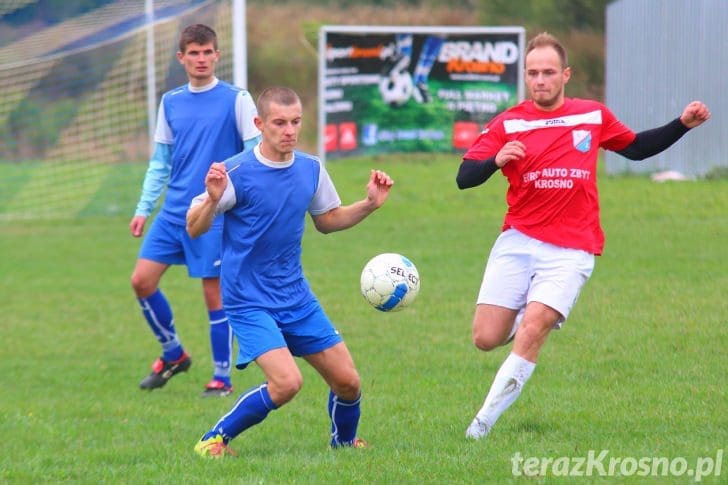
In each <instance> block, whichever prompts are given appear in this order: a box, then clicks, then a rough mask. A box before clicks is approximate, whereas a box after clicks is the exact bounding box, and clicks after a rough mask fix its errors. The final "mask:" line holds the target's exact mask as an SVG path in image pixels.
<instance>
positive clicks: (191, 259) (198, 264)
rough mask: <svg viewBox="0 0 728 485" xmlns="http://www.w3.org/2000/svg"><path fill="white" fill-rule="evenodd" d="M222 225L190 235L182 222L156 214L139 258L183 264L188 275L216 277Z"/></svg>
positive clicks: (218, 266)
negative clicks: (168, 219) (193, 236)
mask: <svg viewBox="0 0 728 485" xmlns="http://www.w3.org/2000/svg"><path fill="white" fill-rule="evenodd" d="M221 250H222V226H213V227H212V228H210V230H209V231H208V232H206V233H205V234H203V235H201V236H199V237H197V238H195V239H192V238H191V237H190V236H189V234H187V230H186V228H185V226H184V225H181V224H175V223H173V222H170V221H167V220H165V219H163V218H161V217H157V218H156V219H155V220H154V222H153V223H152V227H150V228H149V231H148V232H147V235H146V236H145V238H144V241H143V242H142V246H141V248H139V258H140V259H149V260H151V261H155V262H157V263H162V264H184V265H185V266H187V274H189V276H190V278H219V277H220V253H221Z"/></svg>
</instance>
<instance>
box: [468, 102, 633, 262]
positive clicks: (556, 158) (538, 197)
mask: <svg viewBox="0 0 728 485" xmlns="http://www.w3.org/2000/svg"><path fill="white" fill-rule="evenodd" d="M635 136H636V135H635V133H634V132H633V131H632V130H631V129H630V128H628V127H627V126H625V125H624V124H623V123H622V122H621V121H619V120H618V119H617V118H616V116H614V114H613V113H612V112H611V111H609V109H608V108H607V107H606V106H604V105H603V104H602V103H599V102H597V101H591V100H584V99H575V98H565V99H564V104H563V106H561V107H560V108H559V109H557V110H555V111H542V110H540V109H538V108H537V107H536V106H534V104H533V102H532V101H524V102H522V103H520V104H518V105H516V106H514V107H512V108H510V109H508V110H506V111H504V112H503V113H501V114H500V115H498V116H496V117H495V118H493V120H491V122H490V123H488V125H487V126H486V129H485V130H484V131H483V133H481V135H480V136H479V137H478V139H477V140H476V141H475V143H474V144H473V146H472V147H471V148H470V149H469V150H468V151H467V152H466V153H465V155H464V156H463V158H464V159H468V160H486V159H488V158H491V157H494V156H495V155H496V153H498V151H499V150H500V149H501V148H502V147H503V145H505V144H506V143H507V142H509V141H512V140H519V141H521V142H522V143H523V144H524V145H525V146H526V156H525V158H523V159H522V160H518V161H512V162H509V163H507V164H506V165H505V166H504V167H503V168H502V169H501V171H502V172H503V175H504V176H506V177H507V178H508V183H509V187H508V193H507V195H506V201H507V203H508V212H507V213H506V216H505V221H504V223H503V230H506V229H508V228H511V227H512V228H515V229H518V230H519V231H521V232H522V233H524V234H526V235H528V236H531V237H533V238H535V239H538V240H540V241H544V242H548V243H551V244H554V245H557V246H561V247H566V248H575V249H583V250H584V251H588V252H590V253H592V254H602V250H603V249H604V232H603V231H602V227H601V224H600V221H599V198H598V192H597V167H596V165H597V157H598V155H599V148H600V147H601V148H604V149H607V150H613V151H618V150H621V149H623V148H625V147H627V145H629V144H630V143H632V141H634V139H635Z"/></svg>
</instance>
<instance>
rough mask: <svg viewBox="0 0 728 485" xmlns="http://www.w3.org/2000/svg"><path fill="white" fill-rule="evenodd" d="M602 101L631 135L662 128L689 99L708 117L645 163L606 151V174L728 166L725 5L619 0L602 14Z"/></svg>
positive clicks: (707, 0) (697, 0)
mask: <svg viewBox="0 0 728 485" xmlns="http://www.w3.org/2000/svg"><path fill="white" fill-rule="evenodd" d="M605 82H606V86H605V87H606V104H607V106H609V107H610V108H611V109H612V111H614V113H615V114H616V115H617V117H618V118H620V119H621V120H622V121H624V122H625V123H626V124H627V125H628V126H630V127H631V128H632V129H633V130H635V131H642V130H645V129H649V128H654V127H657V126H660V125H662V124H664V123H666V122H668V121H670V120H672V119H674V118H676V117H678V116H679V115H680V113H681V112H682V110H683V108H684V107H685V105H686V104H687V103H688V102H690V101H692V100H701V101H703V102H705V103H706V104H707V105H708V107H709V108H710V111H711V115H712V118H711V119H710V120H709V121H708V122H707V123H705V124H704V125H702V126H701V127H699V128H698V129H696V130H695V131H692V132H689V133H687V134H686V135H685V136H684V137H683V138H682V139H681V140H679V141H678V142H677V143H676V144H675V145H673V146H672V147H670V148H669V149H668V150H666V151H664V152H663V153H661V154H659V155H656V156H654V157H652V158H649V159H647V160H644V161H642V162H634V161H631V160H627V159H625V158H623V157H621V156H620V155H617V154H615V153H612V152H606V155H605V161H606V168H607V173H615V174H616V173H625V172H639V173H650V172H656V171H663V170H676V171H679V172H681V173H683V174H685V175H690V176H703V175H706V174H707V173H709V172H710V171H711V170H713V169H715V168H716V167H726V166H728V1H727V0H616V1H614V2H612V3H611V4H609V5H608V6H607V12H606V79H605Z"/></svg>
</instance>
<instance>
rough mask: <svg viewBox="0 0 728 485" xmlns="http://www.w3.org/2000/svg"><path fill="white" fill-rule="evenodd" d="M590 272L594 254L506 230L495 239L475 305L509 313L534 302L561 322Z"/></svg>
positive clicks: (514, 230)
mask: <svg viewBox="0 0 728 485" xmlns="http://www.w3.org/2000/svg"><path fill="white" fill-rule="evenodd" d="M593 269H594V255H593V254H591V253H588V252H586V251H582V250H580V249H569V248H562V247H559V246H554V245H553V244H549V243H545V242H543V241H539V240H538V239H534V238H532V237H529V236H526V235H525V234H523V233H522V232H519V231H517V230H516V229H508V230H506V231H504V232H503V233H501V235H500V236H498V239H496V241H495V244H494V245H493V249H492V250H491V252H490V256H489V257H488V263H487V264H486V266H485V274H484V275H483V282H482V283H481V285H480V292H479V294H478V304H481V303H487V304H491V305H498V306H502V307H505V308H510V309H513V310H521V309H523V308H524V307H525V306H526V304H528V303H530V302H532V301H537V302H540V303H543V304H544V305H548V306H550V307H551V308H553V309H554V310H556V311H557V312H559V313H560V314H561V317H562V318H561V320H560V321H564V320H566V318H567V317H568V316H569V312H570V311H571V308H572V307H573V306H574V303H576V299H577V297H578V296H579V292H580V291H581V288H582V287H583V286H584V284H585V283H586V282H587V280H588V279H589V277H590V276H591V273H592V270H593Z"/></svg>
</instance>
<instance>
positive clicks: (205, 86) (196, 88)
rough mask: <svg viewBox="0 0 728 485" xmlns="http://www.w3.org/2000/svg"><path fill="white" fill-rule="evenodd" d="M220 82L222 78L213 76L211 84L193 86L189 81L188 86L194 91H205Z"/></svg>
mask: <svg viewBox="0 0 728 485" xmlns="http://www.w3.org/2000/svg"><path fill="white" fill-rule="evenodd" d="M219 82H220V80H219V79H218V78H217V77H215V76H212V81H210V83H209V84H206V85H204V86H199V87H196V86H193V85H192V84H190V83H187V88H188V89H189V90H190V92H192V93H204V92H205V91H209V90H210V89H212V88H214V87H215V86H217V83H219Z"/></svg>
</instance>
